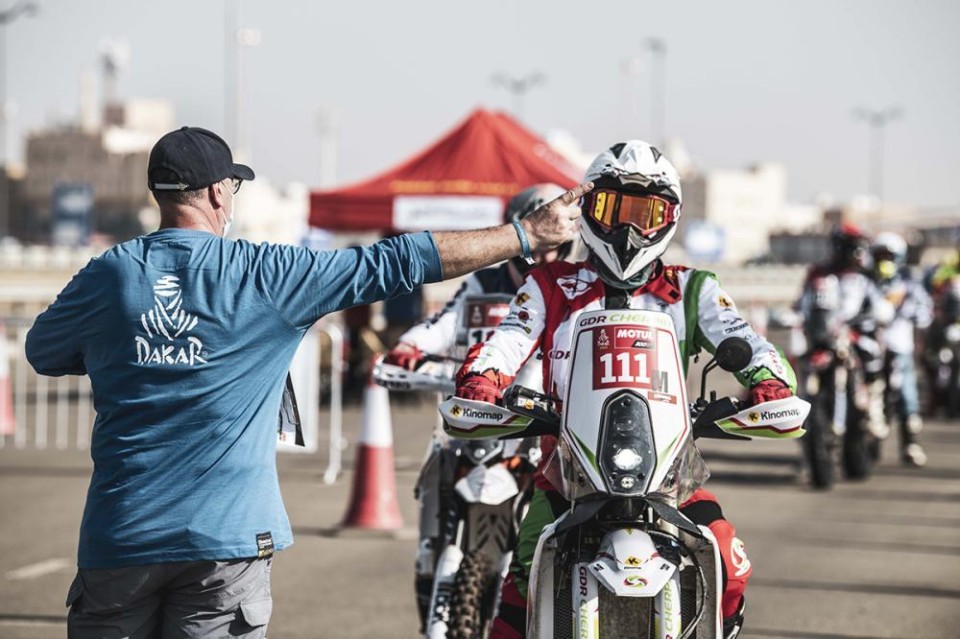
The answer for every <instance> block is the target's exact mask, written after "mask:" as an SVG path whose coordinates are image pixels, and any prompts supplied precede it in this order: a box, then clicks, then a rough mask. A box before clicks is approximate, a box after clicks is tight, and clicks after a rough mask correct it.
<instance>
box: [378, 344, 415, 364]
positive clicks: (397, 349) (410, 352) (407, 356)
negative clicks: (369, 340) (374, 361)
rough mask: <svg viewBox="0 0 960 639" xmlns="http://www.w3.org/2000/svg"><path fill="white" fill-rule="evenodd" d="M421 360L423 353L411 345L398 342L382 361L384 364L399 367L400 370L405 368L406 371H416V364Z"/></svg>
mask: <svg viewBox="0 0 960 639" xmlns="http://www.w3.org/2000/svg"><path fill="white" fill-rule="evenodd" d="M421 359H423V351H421V350H420V349H419V348H417V347H416V346H414V345H413V344H408V343H406V342H400V343H399V344H397V345H396V346H394V347H393V349H392V350H391V351H390V352H389V353H387V356H386V357H384V358H383V361H384V363H386V364H393V365H394V366H399V367H400V368H405V369H407V370H408V371H412V370H414V369H416V367H417V364H418V363H419V362H420V360H421Z"/></svg>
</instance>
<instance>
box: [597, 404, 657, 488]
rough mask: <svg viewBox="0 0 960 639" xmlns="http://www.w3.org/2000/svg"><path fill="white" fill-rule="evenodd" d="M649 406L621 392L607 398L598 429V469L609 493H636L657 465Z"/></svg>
mask: <svg viewBox="0 0 960 639" xmlns="http://www.w3.org/2000/svg"><path fill="white" fill-rule="evenodd" d="M652 433H653V430H652V428H651V424H650V407H649V406H648V405H647V402H646V400H644V399H643V398H642V397H640V396H639V395H637V394H635V393H633V392H631V391H623V392H621V393H618V394H616V395H613V396H612V397H610V398H609V399H607V402H606V406H604V409H603V425H602V428H601V429H600V471H601V472H602V473H603V476H604V478H605V480H606V482H607V487H608V488H609V489H610V491H611V492H613V493H617V494H628V495H630V494H636V493H638V492H640V491H641V490H643V487H644V486H645V485H646V483H647V480H648V479H649V477H650V475H651V474H652V473H653V470H654V468H655V467H656V454H655V452H654V448H653V434H652Z"/></svg>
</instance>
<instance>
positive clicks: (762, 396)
mask: <svg viewBox="0 0 960 639" xmlns="http://www.w3.org/2000/svg"><path fill="white" fill-rule="evenodd" d="M788 397H793V391H792V390H790V387H789V386H787V385H786V384H784V383H783V382H781V381H780V380H779V379H765V380H763V381H762V382H760V383H758V384H757V385H755V386H753V387H752V388H751V389H750V405H751V406H756V405H757V404H762V403H763V402H772V401H773V400H775V399H786V398H788Z"/></svg>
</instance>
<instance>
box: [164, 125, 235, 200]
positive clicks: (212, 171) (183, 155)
mask: <svg viewBox="0 0 960 639" xmlns="http://www.w3.org/2000/svg"><path fill="white" fill-rule="evenodd" d="M173 177H176V180H173V179H171V178H173ZM228 177H232V178H237V179H241V180H252V179H253V178H254V174H253V169H251V168H250V167H249V166H245V165H243V164H235V163H234V161H233V154H231V153H230V147H229V146H227V143H226V142H224V141H223V138H221V137H220V136H219V135H217V134H216V133H214V132H213V131H207V130H206V129H201V128H200V127H196V126H185V127H182V128H180V129H177V130H176V131H171V132H170V133H167V134H166V135H164V136H163V137H162V138H160V139H159V140H158V141H157V143H156V144H155V145H153V150H152V151H150V162H149V164H147V185H148V186H149V188H150V190H151V191H195V190H197V189H202V188H205V187H207V186H210V185H211V184H214V183H215V182H219V181H220V180H224V179H226V178H228Z"/></svg>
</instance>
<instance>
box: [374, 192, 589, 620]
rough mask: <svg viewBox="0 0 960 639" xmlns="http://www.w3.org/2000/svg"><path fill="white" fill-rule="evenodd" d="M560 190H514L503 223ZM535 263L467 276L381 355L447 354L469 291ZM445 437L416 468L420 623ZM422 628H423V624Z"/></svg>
mask: <svg viewBox="0 0 960 639" xmlns="http://www.w3.org/2000/svg"><path fill="white" fill-rule="evenodd" d="M563 193H564V189H563V188H562V187H560V186H558V185H556V184H552V183H544V184H536V185H534V186H531V187H529V188H527V189H524V190H523V191H520V192H519V193H517V194H516V195H514V196H513V197H512V198H511V199H510V201H509V202H508V203H507V208H506V211H505V213H504V217H505V218H506V219H505V222H506V223H507V224H510V223H513V222H519V221H520V220H522V219H523V218H525V217H526V216H527V215H529V214H531V213H533V212H534V211H536V210H537V209H538V208H540V207H541V206H543V205H544V204H546V203H547V202H550V201H551V200H554V199H556V198H558V197H560V196H561V195H562V194H563ZM572 244H573V242H567V243H566V244H563V245H561V246H560V247H558V248H556V249H553V250H550V251H546V252H536V251H535V252H533V253H532V255H531V257H532V258H533V261H534V264H547V263H550V262H553V261H555V260H559V259H564V258H565V257H567V255H568V254H569V252H570V250H571V247H572ZM533 266H534V265H531V264H528V263H527V262H526V260H524V259H523V258H522V257H516V258H514V259H511V260H508V261H506V262H504V263H503V264H501V265H500V266H497V267H493V268H487V269H483V270H481V271H477V272H476V273H473V274H472V275H470V276H469V277H468V278H466V280H464V282H463V284H462V285H461V286H460V289H459V290H458V291H457V293H456V294H455V295H454V296H453V297H452V298H451V299H450V301H449V302H447V304H446V305H445V306H444V307H443V309H441V310H440V311H439V312H438V313H436V314H435V315H433V316H432V317H430V318H428V319H426V320H425V321H423V322H421V323H420V324H417V325H415V326H413V327H411V328H410V330H408V331H407V332H405V333H404V334H403V335H401V336H400V338H399V339H398V341H397V345H396V346H394V347H393V349H391V350H390V351H389V352H388V353H387V356H386V357H385V359H384V361H385V362H386V363H388V364H394V365H396V366H401V367H403V368H406V369H407V370H411V371H412V370H415V369H416V368H417V367H418V365H419V364H420V362H421V361H422V360H423V358H424V356H425V355H440V354H448V355H449V354H450V352H451V350H452V349H453V348H454V346H455V345H456V342H457V329H458V327H460V326H461V325H462V319H461V317H462V314H463V312H464V301H465V300H466V299H467V298H468V297H470V296H472V295H481V294H490V293H505V294H508V295H510V296H513V295H515V294H516V292H517V289H518V288H519V287H520V285H521V284H522V283H523V280H524V277H525V276H526V274H527V273H528V272H529V271H530V269H531V268H533ZM442 447H443V441H442V440H441V438H440V437H438V436H437V434H436V433H435V434H434V437H433V439H432V441H431V443H430V446H429V450H428V453H427V458H426V461H424V464H423V467H422V469H421V471H420V477H419V481H418V482H417V487H416V491H415V494H416V496H417V499H418V501H419V505H420V543H419V546H418V550H417V558H416V564H415V565H416V568H415V574H416V576H415V578H414V588H415V590H416V595H417V606H418V609H419V612H420V623H421V626H422V627H423V626H425V624H426V615H427V609H428V607H429V605H430V596H431V589H432V587H433V577H434V569H435V564H436V556H435V553H436V552H437V550H438V549H437V547H436V545H437V538H438V536H439V534H440V530H439V526H440V520H439V512H440V487H441V477H440V461H439V459H440V458H439V451H440V450H441V448H442ZM421 630H422V628H421Z"/></svg>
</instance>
